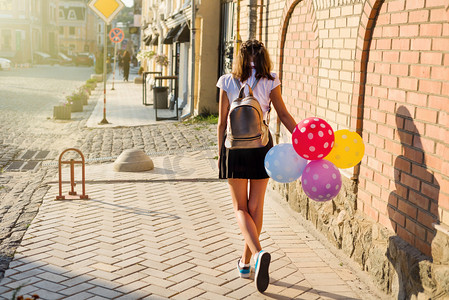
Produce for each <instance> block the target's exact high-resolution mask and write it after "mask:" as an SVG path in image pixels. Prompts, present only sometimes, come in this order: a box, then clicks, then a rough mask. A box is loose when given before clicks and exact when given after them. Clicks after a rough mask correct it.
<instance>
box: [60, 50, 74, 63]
mask: <svg viewBox="0 0 449 300" xmlns="http://www.w3.org/2000/svg"><path fill="white" fill-rule="evenodd" d="M58 59H59V64H61V65H70V64H72V63H73V60H72V59H71V58H70V57H68V56H67V55H65V54H64V53H62V52H59V53H58Z"/></svg>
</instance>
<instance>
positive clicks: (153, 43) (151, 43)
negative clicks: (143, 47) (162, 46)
mask: <svg viewBox="0 0 449 300" xmlns="http://www.w3.org/2000/svg"><path fill="white" fill-rule="evenodd" d="M158 39H159V34H156V35H154V37H153V39H152V40H151V42H150V44H149V45H148V46H157V45H158Z"/></svg>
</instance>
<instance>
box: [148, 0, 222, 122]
mask: <svg viewBox="0 0 449 300" xmlns="http://www.w3.org/2000/svg"><path fill="white" fill-rule="evenodd" d="M219 9H220V3H219V2H217V1H200V2H198V3H197V6H196V9H195V11H194V12H193V13H192V2H191V1H190V0H162V1H161V0H142V15H141V23H142V30H141V35H142V36H141V41H142V42H141V50H152V51H154V52H155V53H157V54H165V55H167V57H168V61H169V64H168V66H167V67H161V66H158V65H156V64H155V63H154V61H144V62H143V66H144V67H145V70H146V71H161V72H162V73H163V75H176V76H178V78H179V79H178V85H179V89H178V95H179V96H178V97H179V99H178V101H179V103H180V106H181V107H185V108H186V109H187V111H188V112H187V113H188V114H195V113H196V114H198V113H205V112H217V111H218V108H217V97H216V95H217V90H216V88H215V82H216V78H217V75H218V68H217V61H218V56H219V53H218V51H215V50H217V49H218V45H219V36H218V33H219V26H220V24H219V19H218V18H217V16H216V15H217V12H219ZM192 19H193V20H194V21H193V22H192ZM192 32H194V34H195V45H191V35H192ZM192 46H193V47H192ZM192 49H193V51H194V53H195V54H194V55H192ZM211 49H214V50H213V51H211ZM192 57H195V58H194V59H193V58H192ZM192 62H193V63H192ZM192 68H193V69H192ZM193 73H194V74H195V75H194V79H193V82H192V74H193ZM190 91H194V92H193V96H192V93H191V92H190ZM192 103H193V105H192ZM189 108H193V111H192V109H190V111H189Z"/></svg>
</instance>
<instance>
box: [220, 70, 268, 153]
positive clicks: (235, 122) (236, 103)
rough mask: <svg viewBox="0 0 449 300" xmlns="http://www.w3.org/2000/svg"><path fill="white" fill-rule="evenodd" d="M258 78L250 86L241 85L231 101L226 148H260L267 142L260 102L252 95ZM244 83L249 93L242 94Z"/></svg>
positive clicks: (266, 126)
mask: <svg viewBox="0 0 449 300" xmlns="http://www.w3.org/2000/svg"><path fill="white" fill-rule="evenodd" d="M259 80H260V78H258V79H257V80H256V82H255V83H254V84H253V87H252V88H251V87H250V86H249V85H248V84H247V83H245V84H244V85H243V86H241V87H240V92H239V96H238V98H237V99H234V100H233V101H232V103H231V106H230V108H229V113H228V123H227V129H226V140H225V147H226V148H228V149H250V148H261V147H265V146H266V145H267V144H268V141H269V129H268V125H267V124H266V123H265V122H264V120H263V112H262V108H261V106H260V103H259V101H257V99H256V98H254V95H253V89H254V88H255V87H256V85H257V83H259ZM235 81H236V82H237V83H238V86H240V82H239V81H238V80H237V79H235ZM246 85H248V89H249V94H248V95H247V96H244V93H245V86H246Z"/></svg>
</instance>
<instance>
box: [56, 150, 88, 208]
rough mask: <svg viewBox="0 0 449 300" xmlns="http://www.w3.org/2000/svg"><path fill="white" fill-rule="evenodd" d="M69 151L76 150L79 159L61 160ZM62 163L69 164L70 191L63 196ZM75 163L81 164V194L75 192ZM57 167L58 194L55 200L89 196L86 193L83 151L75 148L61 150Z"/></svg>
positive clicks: (86, 197)
mask: <svg viewBox="0 0 449 300" xmlns="http://www.w3.org/2000/svg"><path fill="white" fill-rule="evenodd" d="M69 151H74V152H77V153H78V154H79V156H80V157H81V160H80V161H76V160H74V159H70V160H66V161H63V160H62V157H63V155H64V154H65V153H67V152H69ZM62 164H68V165H70V186H71V189H70V192H69V194H68V195H66V196H63V195H62ZM75 164H81V172H82V173H81V176H82V178H81V183H82V190H83V193H82V194H81V195H78V194H77V193H76V192H75V185H76V182H75ZM58 168H59V195H58V196H56V200H66V199H67V200H73V199H89V196H88V195H86V176H85V161H84V155H83V153H82V152H81V151H80V150H78V149H75V148H69V149H66V150H64V151H62V153H61V155H60V156H59V164H58Z"/></svg>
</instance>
